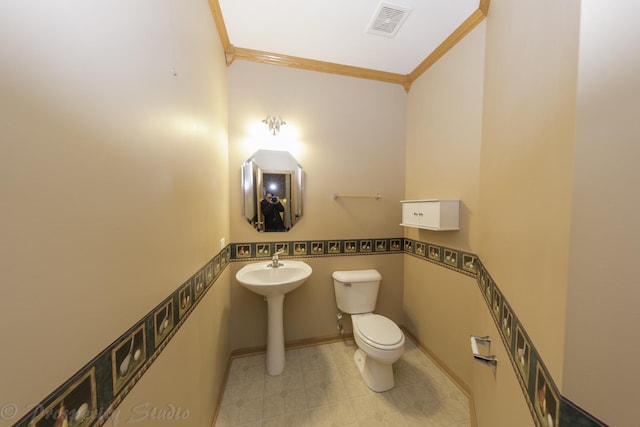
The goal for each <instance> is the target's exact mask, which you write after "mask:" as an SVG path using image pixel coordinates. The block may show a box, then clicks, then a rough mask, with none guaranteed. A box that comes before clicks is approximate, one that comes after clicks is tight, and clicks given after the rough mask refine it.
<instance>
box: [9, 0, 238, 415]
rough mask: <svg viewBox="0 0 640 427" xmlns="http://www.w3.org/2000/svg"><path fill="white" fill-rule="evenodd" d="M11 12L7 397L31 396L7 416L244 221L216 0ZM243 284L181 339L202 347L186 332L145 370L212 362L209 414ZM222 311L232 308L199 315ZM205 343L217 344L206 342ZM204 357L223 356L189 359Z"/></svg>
mask: <svg viewBox="0 0 640 427" xmlns="http://www.w3.org/2000/svg"><path fill="white" fill-rule="evenodd" d="M0 9H1V10H0V68H2V70H3V71H2V78H1V79H0V94H1V96H0V139H1V140H2V143H1V147H0V151H1V154H0V198H1V199H2V206H3V208H2V210H1V211H0V216H1V218H0V236H2V237H1V239H2V245H0V260H1V261H0V262H1V264H2V268H0V283H2V298H0V312H1V313H2V319H3V320H4V324H5V326H4V327H3V328H2V329H1V332H0V342H2V343H3V344H2V347H3V352H2V368H0V369H1V371H0V372H1V377H2V384H3V385H2V387H1V388H0V402H2V404H5V403H11V404H16V405H17V408H18V413H17V414H16V417H14V418H12V419H9V420H7V419H3V420H1V421H0V423H5V422H15V421H17V417H18V416H19V415H21V414H23V413H25V412H26V411H27V409H28V408H29V407H32V405H34V404H36V403H38V402H40V401H41V400H42V399H43V398H44V397H46V396H47V395H48V394H49V393H51V392H52V391H53V390H54V389H56V388H57V387H58V386H60V385H61V384H62V383H63V382H64V381H65V380H67V379H68V378H69V377H70V376H71V375H73V374H74V373H75V372H77V371H78V370H79V369H80V368H82V367H83V366H84V365H85V364H86V363H87V362H89V361H90V360H91V359H92V358H93V357H94V356H96V355H97V354H98V353H99V352H101V351H102V350H103V349H104V348H105V347H106V346H107V345H109V344H111V343H112V342H113V341H114V340H115V339H116V338H118V337H119V336H120V335H121V334H123V333H124V332H125V331H127V330H128V329H129V328H130V327H131V326H132V325H133V324H135V323H136V322H137V321H138V320H139V319H140V318H142V316H144V315H145V314H147V313H148V312H149V311H150V310H151V309H152V308H153V307H154V306H155V305H157V304H159V303H160V302H161V301H162V300H163V299H164V298H165V297H167V296H168V295H169V294H170V293H171V292H173V291H174V290H175V289H176V288H177V287H178V286H180V285H181V284H182V283H183V282H184V281H185V280H186V279H187V278H189V277H190V276H191V275H192V274H193V273H195V272H196V271H197V270H198V269H199V268H201V267H202V266H203V265H204V264H205V262H207V261H208V260H209V259H211V257H213V256H214V255H215V254H216V253H217V252H218V251H219V249H220V248H219V243H218V239H219V238H220V237H226V238H227V241H228V240H229V238H230V233H229V214H228V212H227V209H226V208H225V209H220V206H226V205H227V203H228V190H227V188H229V185H228V181H229V178H228V158H227V145H226V132H227V106H226V104H227V99H226V92H227V90H226V71H227V70H226V66H225V63H224V55H223V52H222V50H221V48H220V43H219V42H218V40H217V34H216V32H215V28H214V25H213V22H212V19H211V16H210V12H209V9H208V6H207V4H206V2H197V3H193V2H192V3H188V4H187V3H185V4H183V3H180V2H176V1H169V0H167V1H163V2H161V3H158V2H151V1H142V2H136V3H130V4H122V3H119V4H117V5H115V4H111V3H108V2H100V3H95V2H92V3H91V4H82V3H74V4H73V5H71V4H53V3H51V4H49V3H44V2H39V3H38V5H37V6H34V5H33V4H31V3H30V4H26V3H24V2H20V1H8V2H3V4H2V6H1V7H0ZM174 71H175V73H176V74H177V75H176V76H174V75H173V74H174ZM228 284H229V276H228V274H226V275H224V276H223V277H222V279H221V280H218V281H217V282H216V285H215V286H216V289H215V290H213V291H212V292H211V295H207V298H206V301H205V302H204V303H203V304H202V306H201V307H202V308H198V311H196V313H197V314H196V315H195V318H196V319H199V320H200V321H202V322H203V323H205V324H206V326H203V327H202V328H198V327H196V328H192V327H190V326H187V327H185V329H184V331H182V330H181V331H180V332H178V335H177V337H176V342H177V343H178V345H180V343H187V345H188V346H189V347H190V348H192V349H194V350H193V351H201V353H200V354H198V355H197V356H195V355H190V356H188V357H186V356H184V354H183V357H180V355H179V354H176V353H180V351H179V350H178V349H175V350H174V349H171V347H172V346H174V345H175V344H171V345H170V349H169V350H167V355H166V356H165V355H162V356H161V359H160V360H161V362H159V363H160V365H158V367H155V366H154V369H152V370H151V371H150V372H149V373H147V375H146V376H145V381H146V382H150V383H153V382H162V381H164V380H163V378H165V376H166V375H169V374H168V372H171V371H173V370H178V369H179V370H181V371H182V373H183V374H184V377H185V378H191V377H194V376H195V374H196V373H197V375H198V377H199V378H202V379H203V381H202V382H200V383H192V384H190V387H192V388H193V389H192V391H191V392H192V393H202V394H203V396H206V397H207V402H206V404H203V405H205V406H202V407H200V408H197V409H196V408H191V409H192V411H194V412H198V415H196V416H197V417H198V418H200V417H201V416H203V415H202V414H203V413H206V414H207V416H210V414H211V412H212V410H213V407H214V404H215V400H214V399H213V397H215V396H216V394H217V389H216V388H215V386H216V385H218V384H220V380H221V375H222V373H223V372H222V370H221V369H222V367H221V365H220V363H219V361H217V358H218V357H221V356H222V357H225V356H226V354H225V353H228V348H229V347H228V345H229V344H228V330H227V326H226V325H227V324H228V320H227V319H225V316H227V315H228V309H229V302H228V296H227V295H228V290H227V289H226V288H227V287H228ZM218 288H219V289H218ZM214 297H215V298H217V297H220V298H221V300H220V301H218V300H216V301H212V299H214ZM207 307H210V308H211V307H215V308H216V311H215V312H213V311H212V312H208V313H200V312H199V311H200V310H202V309H203V308H207ZM222 313H225V314H222ZM190 322H192V321H190ZM188 325H189V324H188ZM218 328H222V330H218ZM199 340H207V344H206V345H203V347H201V348H198V350H195V349H196V348H197V347H194V344H193V343H194V342H197V341H199ZM192 357H198V358H201V360H208V361H209V363H208V364H200V365H198V364H190V363H186V362H187V361H190V360H193V359H192ZM225 360H226V359H225ZM203 367H204V369H203ZM171 375H173V374H171ZM183 385H184V384H183ZM146 390H147V391H148V393H144V399H149V401H154V400H155V397H158V400H161V401H162V402H167V399H168V400H172V399H174V398H175V399H178V395H179V394H180V393H181V392H182V391H183V387H182V385H181V386H180V387H176V388H171V389H168V390H167V389H166V390H162V391H159V390H157V389H146ZM155 391H157V392H158V394H157V395H155V394H154V393H155ZM142 398H143V397H142V396H141V395H140V394H133V395H132V396H131V397H130V398H128V404H132V403H134V402H133V400H137V399H142ZM145 401H146V400H145ZM29 405H31V406H29ZM3 415H4V413H3ZM3 425H4V424H3Z"/></svg>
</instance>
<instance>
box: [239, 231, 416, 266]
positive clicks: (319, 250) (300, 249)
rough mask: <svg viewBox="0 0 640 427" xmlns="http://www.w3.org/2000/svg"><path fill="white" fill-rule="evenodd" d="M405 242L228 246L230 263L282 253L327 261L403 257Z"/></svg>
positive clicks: (323, 241) (259, 243)
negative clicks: (368, 257)
mask: <svg viewBox="0 0 640 427" xmlns="http://www.w3.org/2000/svg"><path fill="white" fill-rule="evenodd" d="M404 240H405V239H404V238H401V237H397V238H377V239H345V240H294V241H291V242H281V241H275V242H253V243H234V244H232V245H231V260H232V261H255V260H259V259H263V258H271V257H272V256H273V254H275V253H276V252H281V251H284V253H283V254H282V256H285V257H305V258H309V257H327V256H344V255H383V254H390V253H402V248H403V242H404Z"/></svg>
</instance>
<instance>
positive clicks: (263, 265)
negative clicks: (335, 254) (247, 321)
mask: <svg viewBox="0 0 640 427" xmlns="http://www.w3.org/2000/svg"><path fill="white" fill-rule="evenodd" d="M275 262H276V264H277V265H278V267H273V263H268V262H267V261H263V262H255V263H252V264H247V265H245V266H244V267H242V268H241V269H240V271H238V273H236V280H237V281H238V282H240V284H241V285H242V286H244V287H245V288H247V289H249V290H250V291H252V292H255V293H256V294H258V295H262V296H264V297H265V299H266V300H267V372H268V373H269V375H279V374H281V373H282V371H283V370H284V361H285V354H284V324H283V318H282V309H283V304H284V295H285V294H286V293H287V292H291V291H292V290H294V289H296V288H297V287H298V286H300V285H301V284H303V283H304V282H305V281H306V280H307V278H308V277H309V276H310V275H311V271H312V270H311V267H310V266H309V264H307V263H305V262H302V261H290V260H284V261H281V262H278V261H275Z"/></svg>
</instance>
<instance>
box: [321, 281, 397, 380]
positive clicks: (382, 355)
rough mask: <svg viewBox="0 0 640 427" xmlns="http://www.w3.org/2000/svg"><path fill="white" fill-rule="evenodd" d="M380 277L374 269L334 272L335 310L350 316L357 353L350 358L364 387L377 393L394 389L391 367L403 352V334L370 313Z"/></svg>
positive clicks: (387, 322) (379, 316)
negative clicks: (336, 308)
mask: <svg viewBox="0 0 640 427" xmlns="http://www.w3.org/2000/svg"><path fill="white" fill-rule="evenodd" d="M381 279H382V276H381V275H380V273H379V272H378V271H377V270H354V271H334V272H333V287H334V289H335V291H336V302H337V303H338V308H339V309H340V310H342V312H344V313H348V314H350V315H351V322H352V323H353V336H354V338H355V341H356V344H357V345H358V350H356V353H355V354H354V356H353V358H354V359H355V361H356V365H357V366H358V369H359V370H360V373H361V374H362V378H363V379H364V382H365V383H366V384H367V386H368V387H369V388H370V389H371V390H373V391H377V392H382V391H386V390H390V389H392V388H393V386H394V384H395V383H394V380H393V368H392V366H391V365H393V363H395V362H396V361H398V359H400V356H402V353H403V352H404V334H403V333H402V331H401V330H400V328H399V327H398V325H396V324H395V323H394V322H393V321H392V320H391V319H388V318H386V317H384V316H381V315H379V314H374V313H373V310H374V309H375V307H376V300H377V299H378V288H379V287H380V280H381Z"/></svg>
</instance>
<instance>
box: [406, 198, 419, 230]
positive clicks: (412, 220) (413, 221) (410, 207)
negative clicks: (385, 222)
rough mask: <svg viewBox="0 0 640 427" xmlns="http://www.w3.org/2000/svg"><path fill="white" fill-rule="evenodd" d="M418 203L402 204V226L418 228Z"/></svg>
mask: <svg viewBox="0 0 640 427" xmlns="http://www.w3.org/2000/svg"><path fill="white" fill-rule="evenodd" d="M420 218H421V217H420V203H403V204H402V224H403V225H413V226H416V227H419V226H420V224H421V221H420Z"/></svg>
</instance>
